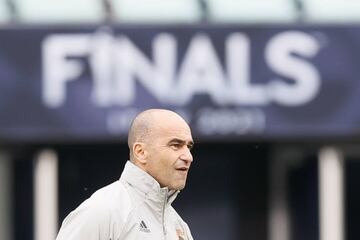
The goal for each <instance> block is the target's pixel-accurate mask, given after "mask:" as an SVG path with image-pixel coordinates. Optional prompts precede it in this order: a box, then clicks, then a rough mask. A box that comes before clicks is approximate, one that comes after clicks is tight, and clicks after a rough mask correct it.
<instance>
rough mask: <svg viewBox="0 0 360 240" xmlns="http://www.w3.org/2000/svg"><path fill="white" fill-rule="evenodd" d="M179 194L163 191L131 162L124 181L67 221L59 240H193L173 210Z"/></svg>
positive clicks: (95, 197) (101, 191)
mask: <svg viewBox="0 0 360 240" xmlns="http://www.w3.org/2000/svg"><path fill="white" fill-rule="evenodd" d="M178 192H179V191H169V190H168V189H167V188H160V185H159V183H158V182H157V181H156V180H155V179H154V178H153V177H151V176H150V175H149V174H147V173H146V172H144V171H143V170H141V169H140V168H138V167H137V166H135V165H134V164H133V163H131V162H129V161H128V162H127V163H126V165H125V168H124V171H123V173H122V175H121V177H120V180H118V181H116V182H114V183H112V184H110V185H108V186H106V187H103V188H101V189H99V190H98V191H96V192H95V193H94V194H93V195H92V196H91V197H90V198H89V199H87V200H85V201H84V202H83V203H82V204H81V205H80V206H79V207H78V208H76V209H75V210H74V211H72V212H71V213H70V214H69V215H68V216H67V217H66V218H65V220H64V221H63V223H62V226H61V229H60V231H59V233H58V236H57V238H56V240H125V239H126V240H136V239H141V240H146V239H147V240H162V239H163V240H192V239H193V238H192V236H191V233H190V229H189V227H188V226H187V224H186V223H185V222H184V221H183V220H182V219H181V217H180V216H179V215H178V214H177V212H176V211H175V209H174V208H173V207H172V206H171V203H172V202H173V201H174V199H175V198H176V196H177V194H178Z"/></svg>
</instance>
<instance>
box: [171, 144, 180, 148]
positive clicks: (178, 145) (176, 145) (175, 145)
mask: <svg viewBox="0 0 360 240" xmlns="http://www.w3.org/2000/svg"><path fill="white" fill-rule="evenodd" d="M171 147H172V148H173V149H179V148H180V144H178V143H173V144H171Z"/></svg>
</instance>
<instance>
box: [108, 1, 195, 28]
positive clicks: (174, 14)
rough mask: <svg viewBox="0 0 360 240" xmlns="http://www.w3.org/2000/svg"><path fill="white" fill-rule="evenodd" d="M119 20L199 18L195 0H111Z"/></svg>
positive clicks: (188, 19)
mask: <svg viewBox="0 0 360 240" xmlns="http://www.w3.org/2000/svg"><path fill="white" fill-rule="evenodd" d="M112 6H113V10H114V13H115V16H116V19H117V20H118V21H119V22H134V23H193V22H197V21H198V20H199V19H200V9H199V5H198V1H197V0H113V1H112Z"/></svg>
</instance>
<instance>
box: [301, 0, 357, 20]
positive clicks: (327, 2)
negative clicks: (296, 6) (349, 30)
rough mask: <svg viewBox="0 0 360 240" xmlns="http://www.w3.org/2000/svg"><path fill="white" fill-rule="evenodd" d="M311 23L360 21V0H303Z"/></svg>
mask: <svg viewBox="0 0 360 240" xmlns="http://www.w3.org/2000/svg"><path fill="white" fill-rule="evenodd" d="M303 2H304V8H305V12H306V19H307V21H308V22H311V23H330V24H331V23H353V22H354V23H355V22H359V21H360V1H359V0H347V1H342V0H303Z"/></svg>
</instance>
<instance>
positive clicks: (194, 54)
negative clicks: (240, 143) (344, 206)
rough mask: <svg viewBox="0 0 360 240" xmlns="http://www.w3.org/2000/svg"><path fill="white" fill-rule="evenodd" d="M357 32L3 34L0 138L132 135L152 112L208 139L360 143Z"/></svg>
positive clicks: (240, 29) (233, 29)
mask: <svg viewBox="0 0 360 240" xmlns="http://www.w3.org/2000/svg"><path fill="white" fill-rule="evenodd" d="M359 42H360V28H358V27H331V26H327V27H314V26H313V27H294V26H281V27H256V26H253V27H246V26H204V25H199V26H176V27H174V26H171V27H170V26H115V27H95V26H83V27H59V28H56V29H47V28H45V27H34V28H14V29H12V28H5V29H1V30H0V140H2V141H25V142H28V141H81V140H85V141H97V140H105V141H107V140H110V141H111V140H120V141H123V140H125V139H126V137H127V129H128V126H129V124H130V121H131V119H132V118H133V117H134V116H135V115H136V114H137V113H138V112H139V111H142V110H144V109H147V108H153V107H156V108H169V109H173V110H175V111H177V112H179V113H180V114H181V115H182V116H183V117H184V118H185V119H186V120H187V121H188V122H189V123H190V125H191V127H192V130H193V135H194V137H195V138H197V139H200V140H201V141H211V140H232V139H233V140H236V139H277V138H282V139H284V138H285V139H288V138H292V139H299V138H302V139H303V138H313V137H359V136H360V111H359V110H358V109H359V107H358V103H359V102H360V80H359V78H360V67H359V66H358V64H359V63H360V44H359Z"/></svg>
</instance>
